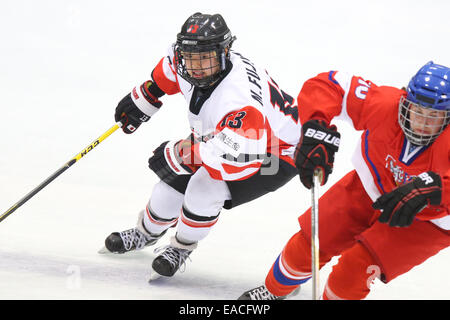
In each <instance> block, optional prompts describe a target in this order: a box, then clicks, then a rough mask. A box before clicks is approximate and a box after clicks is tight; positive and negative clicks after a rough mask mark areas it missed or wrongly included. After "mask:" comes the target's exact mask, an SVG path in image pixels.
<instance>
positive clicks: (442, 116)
mask: <svg viewBox="0 0 450 320" xmlns="http://www.w3.org/2000/svg"><path fill="white" fill-rule="evenodd" d="M398 110H399V111H398V122H399V124H400V127H401V128H402V130H403V132H404V133H405V136H406V138H407V139H408V140H409V141H410V142H411V143H413V144H415V145H418V146H425V145H428V144H430V143H432V142H433V141H434V140H435V139H436V138H437V137H438V136H439V135H440V134H441V133H442V131H444V129H445V128H446V126H447V125H448V124H449V121H450V112H449V110H437V109H433V108H429V107H425V106H421V105H420V104H418V103H415V102H413V101H411V100H408V99H407V98H406V97H403V96H402V97H401V98H400V102H399V108H398Z"/></svg>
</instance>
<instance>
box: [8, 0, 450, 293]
mask: <svg viewBox="0 0 450 320" xmlns="http://www.w3.org/2000/svg"><path fill="white" fill-rule="evenodd" d="M193 4H195V5H196V6H197V7H193ZM196 11H202V12H207V13H221V14H222V15H223V16H224V17H225V19H226V21H227V23H228V25H229V27H230V28H231V30H232V31H233V33H234V34H235V35H236V36H237V38H238V39H237V41H236V42H235V45H234V48H235V50H237V51H239V52H241V53H243V54H245V55H246V56H247V57H249V58H251V59H252V60H253V61H254V62H256V63H258V64H259V65H262V66H265V67H266V68H267V69H268V70H269V71H270V73H271V75H272V76H273V77H274V78H275V79H276V81H277V82H278V84H280V85H281V86H282V87H283V88H285V90H286V91H287V92H289V93H291V95H294V96H296V95H297V94H298V91H299V89H300V87H301V85H302V83H303V82H304V81H305V80H306V79H308V78H310V77H312V76H314V75H316V74H317V73H319V72H323V71H328V70H346V71H348V72H351V73H354V74H358V75H361V76H363V77H365V78H366V79H369V80H372V81H373V82H375V83H377V84H385V85H392V86H404V85H406V84H407V81H408V80H409V78H410V77H411V76H412V75H413V73H414V72H415V71H416V70H417V69H418V68H419V67H420V66H422V65H423V64H424V63H426V62H427V61H429V60H434V61H435V62H437V63H441V64H444V65H447V66H449V65H450V58H449V57H450V56H449V49H450V48H449V47H450V45H449V41H448V29H449V28H448V27H449V23H448V12H450V2H448V1H444V0H441V1H430V2H423V1H415V0H414V1H405V0H401V1H387V0H381V1H376V2H375V1H331V0H325V1H266V0H258V1H256V0H248V1H220V2H219V1H210V0H208V1H204V0H198V1H195V2H191V1H178V0H174V1H165V2H161V1H148V0H146V1H138V0H130V1H111V0H110V1H98V0H95V1H94V0H93V1H87V0H86V1H84V0H81V1H75V0H65V1H56V0H41V1H32V0H2V1H1V2H0V35H1V41H0V70H1V71H0V110H1V113H0V117H1V126H0V150H1V151H0V152H1V156H0V212H4V211H6V210H7V209H8V208H9V207H10V206H11V205H13V204H14V203H15V202H16V201H17V200H19V199H20V198H21V197H22V196H24V195H25V194H26V193H27V192H28V191H30V190H31V189H32V188H34V187H35V186H37V185H38V184H39V183H40V182H41V181H43V180H44V179H45V178H47V177H48V176H50V175H51V174H52V173H53V172H55V171H56V170H57V169H58V168H59V167H60V166H62V165H63V164H64V163H65V162H66V161H68V160H69V159H71V157H72V156H74V155H75V154H77V153H78V152H79V151H81V150H82V149H83V148H84V147H85V146H87V145H88V144H90V143H91V142H92V141H93V140H94V139H95V138H97V137H98V136H99V135H100V134H101V133H103V132H104V131H106V130H107V129H108V128H109V127H110V126H112V125H113V123H114V122H113V121H114V119H113V114H114V108H115V106H116V105H117V102H118V101H119V100H120V99H121V98H122V97H123V96H124V95H125V94H127V93H128V92H129V90H130V89H131V88H132V87H133V86H134V85H136V84H139V83H141V82H142V81H144V80H146V79H148V78H149V75H150V72H151V70H152V68H153V67H154V65H155V64H156V63H157V62H158V61H159V59H160V58H161V57H162V56H163V55H165V53H166V49H167V47H168V45H169V44H170V43H171V42H172V41H173V40H174V39H175V35H176V33H177V32H178V31H179V29H180V27H181V24H182V23H183V22H184V20H185V19H186V18H187V17H188V16H189V15H190V14H192V13H194V12H196ZM163 101H164V107H163V110H162V111H160V112H159V113H158V114H157V115H156V116H154V117H153V118H152V119H151V120H150V122H149V123H148V124H145V125H143V126H142V127H141V128H140V129H139V130H138V131H137V132H136V133H135V134H133V135H131V136H126V135H124V134H123V133H122V132H119V131H118V132H116V133H114V134H113V135H112V136H111V137H109V138H108V139H107V140H105V141H104V142H103V143H102V144H101V145H100V146H98V147H97V148H96V149H95V150H94V151H92V152H91V153H89V154H88V156H86V158H83V159H82V160H81V161H79V162H78V163H76V164H75V165H74V166H73V167H71V168H70V169H69V170H68V171H67V172H65V173H64V174H63V175H62V176H60V177H59V178H58V179H57V180H55V181H54V182H53V183H51V184H50V185H49V186H48V187H46V188H45V189H44V190H42V191H41V192H40V193H38V194H37V195H36V196H35V197H34V198H33V199H31V200H30V201H29V202H27V203H26V204H25V205H24V206H23V207H21V208H19V209H18V210H17V211H16V212H14V213H13V214H12V215H11V216H9V217H8V218H7V219H6V220H4V221H3V222H1V223H0V300H5V299H199V300H203V299H205V300H206V299H236V298H237V297H238V296H239V295H240V294H241V293H242V292H243V291H245V290H247V289H249V288H252V287H254V286H256V285H259V284H260V283H262V282H263V280H264V278H265V276H266V273H267V271H268V270H269V268H270V266H271V264H272V262H273V261H274V259H275V258H276V256H277V255H278V253H279V251H280V250H281V249H282V247H283V245H284V244H285V242H286V241H287V240H288V239H289V237H290V236H291V235H292V234H293V233H294V232H296V231H297V230H298V223H297V217H298V215H299V214H301V213H302V212H303V211H304V210H305V209H307V207H308V206H309V203H310V198H309V192H307V191H306V189H304V188H303V187H301V184H300V182H299V180H298V179H293V180H292V181H291V182H290V183H289V184H288V185H286V186H285V187H283V188H282V189H280V190H278V191H277V192H275V193H273V194H271V195H267V196H265V197H263V198H261V199H258V200H256V201H254V202H252V203H249V204H246V205H243V206H241V207H239V208H236V209H233V210H231V211H225V210H224V211H223V212H222V215H221V218H220V220H219V222H218V223H217V224H216V226H215V227H214V229H213V230H212V232H211V233H210V235H209V236H208V237H207V239H205V240H204V241H202V242H201V243H200V245H199V247H198V249H197V250H196V251H195V252H194V253H193V254H192V256H191V258H192V261H190V262H188V265H187V266H186V271H185V272H184V273H179V274H177V275H176V276H175V277H173V278H172V279H170V280H168V281H158V282H154V283H152V284H151V285H149V284H148V283H147V279H148V276H149V270H150V264H151V261H152V259H153V257H154V254H153V252H152V249H151V248H150V249H147V250H145V251H142V252H137V253H132V254H129V255H127V256H106V255H99V254H98V253H97V250H98V249H100V247H101V246H102V244H103V241H104V238H105V237H106V236H107V235H108V234H109V233H110V232H112V231H118V230H123V229H125V228H129V227H133V226H134V225H135V220H136V217H137V213H138V211H139V210H140V209H141V208H142V207H143V206H144V205H145V204H146V202H147V200H148V197H149V195H150V192H151V189H152V186H153V184H154V183H155V182H156V181H157V178H156V176H155V175H154V174H153V173H152V172H150V170H148V168H147V159H148V157H149V156H150V155H151V152H152V150H153V149H154V148H155V147H157V146H158V145H159V143H160V142H162V141H164V140H168V139H175V138H182V137H185V136H186V135H187V134H188V133H189V127H188V125H187V119H186V112H185V110H186V106H185V103H184V99H183V98H182V97H181V96H166V97H164V98H163ZM338 125H340V131H341V132H342V141H343V145H342V147H341V150H340V152H339V154H338V155H337V158H336V165H335V168H336V170H335V173H334V174H333V176H332V177H331V178H330V181H329V183H328V185H327V187H329V186H330V185H331V184H333V183H334V182H336V181H337V180H338V179H339V178H341V177H342V176H343V175H344V174H345V173H346V172H347V171H348V170H350V169H351V164H350V163H349V159H350V155H351V152H352V150H353V147H354V146H355V143H356V140H357V136H358V134H357V133H355V132H353V131H352V130H350V129H349V126H347V125H345V124H341V123H338ZM325 190H326V188H324V189H323V190H322V191H325ZM169 233H170V234H173V230H172V231H171V232H169ZM166 243H168V237H167V236H166V237H165V238H164V239H163V240H162V241H161V244H166ZM335 262H336V261H335V260H333V263H335ZM449 264H450V251H449V249H447V250H444V251H442V252H441V253H440V254H439V255H437V256H435V257H432V258H430V259H429V260H428V261H426V262H425V263H424V264H422V265H420V266H418V267H416V268H414V269H413V270H412V271H410V272H409V273H407V274H406V275H403V276H400V277H399V278H397V279H395V280H394V281H392V282H391V283H389V284H388V285H384V284H382V283H381V282H379V281H378V282H376V283H375V285H374V287H373V290H372V292H371V293H370V294H369V296H368V299H448V298H449V297H450V296H449V294H448V288H449V287H450V279H449V274H448V266H449ZM330 270H331V264H330V265H329V266H327V267H325V268H324V269H323V270H322V271H321V284H322V286H323V284H324V283H325V279H326V277H327V275H328V273H329V272H330ZM310 298H311V284H310V283H309V284H306V285H305V286H304V288H303V290H302V291H301V293H300V294H299V295H298V296H297V297H295V299H310Z"/></svg>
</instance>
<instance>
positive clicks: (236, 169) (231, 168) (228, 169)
mask: <svg viewBox="0 0 450 320" xmlns="http://www.w3.org/2000/svg"><path fill="white" fill-rule="evenodd" d="M222 167H223V169H224V170H225V172H226V173H228V174H233V173H239V172H242V171H244V170H245V169H248V168H259V167H261V162H256V163H252V164H249V165H247V166H243V167H235V166H232V165H229V164H226V163H222Z"/></svg>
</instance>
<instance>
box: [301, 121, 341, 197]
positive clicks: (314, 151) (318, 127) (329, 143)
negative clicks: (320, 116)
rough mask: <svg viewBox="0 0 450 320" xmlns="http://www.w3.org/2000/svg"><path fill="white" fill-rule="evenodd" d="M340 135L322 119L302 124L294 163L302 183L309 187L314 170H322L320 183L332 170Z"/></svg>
mask: <svg viewBox="0 0 450 320" xmlns="http://www.w3.org/2000/svg"><path fill="white" fill-rule="evenodd" d="M340 138H341V135H340V133H339V132H337V129H336V126H334V125H332V126H329V125H328V124H327V123H326V122H325V121H323V120H309V121H307V122H305V124H304V125H303V126H302V137H301V139H300V142H299V144H298V145H297V148H296V152H295V165H296V167H297V170H298V172H299V175H300V180H301V182H302V183H303V185H304V186H305V187H306V188H308V189H311V186H312V183H313V181H312V179H313V175H314V171H315V170H316V169H319V170H321V171H322V177H323V178H322V185H324V184H325V183H326V182H327V180H328V175H329V174H331V172H332V171H333V162H334V154H335V153H336V152H337V151H338V149H339V143H340Z"/></svg>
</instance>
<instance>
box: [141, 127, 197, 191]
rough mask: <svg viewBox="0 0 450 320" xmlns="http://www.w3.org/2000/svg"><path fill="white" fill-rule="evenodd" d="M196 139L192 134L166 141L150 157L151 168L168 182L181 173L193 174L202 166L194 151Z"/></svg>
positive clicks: (149, 164)
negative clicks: (185, 137) (177, 139)
mask: <svg viewBox="0 0 450 320" xmlns="http://www.w3.org/2000/svg"><path fill="white" fill-rule="evenodd" d="M196 143H197V142H196V140H195V139H194V138H193V136H192V135H190V136H189V137H188V138H187V139H185V140H180V141H177V142H174V141H166V142H163V143H162V144H161V145H160V146H159V147H158V148H156V149H155V150H154V151H153V156H152V157H150V159H148V166H149V168H150V169H151V170H152V171H154V172H155V173H156V175H157V176H158V177H159V178H160V179H161V180H162V181H164V182H166V183H167V184H170V183H171V182H172V181H173V180H174V179H175V178H176V177H178V176H179V175H191V174H193V173H195V172H196V171H197V170H198V168H199V167H200V166H201V163H202V162H201V160H199V159H197V158H196V156H195V153H194V146H195V144H196Z"/></svg>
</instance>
